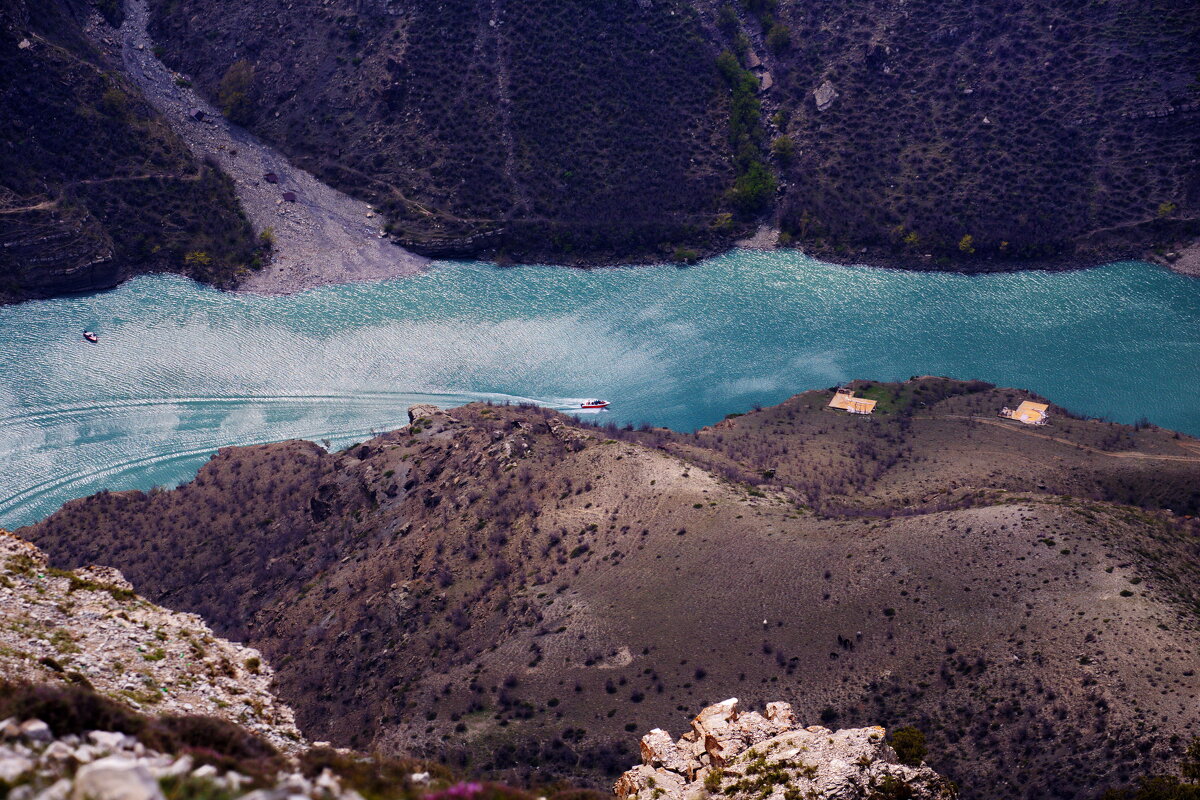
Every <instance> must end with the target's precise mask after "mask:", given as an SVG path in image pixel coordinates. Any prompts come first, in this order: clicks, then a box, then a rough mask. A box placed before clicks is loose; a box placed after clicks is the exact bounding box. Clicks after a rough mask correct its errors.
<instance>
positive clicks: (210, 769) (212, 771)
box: [192, 764, 218, 778]
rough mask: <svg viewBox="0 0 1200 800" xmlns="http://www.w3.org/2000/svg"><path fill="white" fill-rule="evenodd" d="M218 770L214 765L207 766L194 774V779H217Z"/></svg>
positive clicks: (198, 769)
mask: <svg viewBox="0 0 1200 800" xmlns="http://www.w3.org/2000/svg"><path fill="white" fill-rule="evenodd" d="M217 774H218V772H217V768H216V767H214V766H213V765H212V764H205V765H204V766H202V767H199V768H197V769H196V770H195V771H194V772H192V777H193V778H215V777H217Z"/></svg>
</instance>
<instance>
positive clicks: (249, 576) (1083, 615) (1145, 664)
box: [19, 379, 1200, 798]
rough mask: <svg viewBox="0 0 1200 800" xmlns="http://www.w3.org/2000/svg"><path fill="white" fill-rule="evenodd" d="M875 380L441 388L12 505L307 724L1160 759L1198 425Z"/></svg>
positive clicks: (1051, 791)
mask: <svg viewBox="0 0 1200 800" xmlns="http://www.w3.org/2000/svg"><path fill="white" fill-rule="evenodd" d="M858 388H859V390H860V392H863V393H866V394H868V395H871V396H873V397H876V398H877V399H879V401H880V404H879V412H880V413H877V415H876V416H874V417H867V418H862V417H850V416H846V415H842V414H840V413H839V412H834V411H831V410H828V409H825V408H824V407H823V406H824V404H825V403H826V402H827V401H828V397H829V393H828V392H809V393H806V394H803V395H799V396H797V397H795V398H793V399H791V400H789V401H787V402H786V403H784V404H782V405H780V406H778V407H775V408H772V409H767V410H764V411H761V412H755V413H751V414H747V415H745V416H742V417H738V418H736V419H733V420H729V421H727V422H724V423H721V424H720V425H718V426H716V427H714V428H712V429H706V430H704V431H701V432H700V433H698V434H696V435H677V434H671V433H667V432H661V431H645V432H636V431H620V432H615V433H609V432H605V431H599V430H593V429H586V428H581V427H579V426H578V425H577V424H574V423H573V422H572V421H570V420H569V419H567V418H564V417H562V416H560V415H557V414H555V413H552V412H547V411H543V410H540V409H531V408H501V407H490V406H483V405H478V404H476V405H471V406H466V407H463V408H460V409H455V410H453V411H452V412H449V413H445V412H437V413H434V412H433V411H432V409H430V408H429V407H418V409H417V411H416V414H417V418H416V420H415V422H414V424H412V425H410V426H409V427H407V428H404V429H401V430H399V431H396V432H393V433H388V434H385V435H383V436H380V437H377V438H375V439H372V440H371V441H369V442H366V443H364V444H362V445H357V446H354V447H351V448H349V449H347V450H345V451H343V452H341V453H338V454H327V453H325V452H324V451H322V450H321V449H320V448H318V447H316V446H315V445H311V444H308V443H299V442H289V443H282V444H278V445H267V446H260V447H250V448H231V449H226V450H222V451H221V452H220V453H218V454H217V455H216V456H214V458H213V460H212V461H211V462H210V463H209V464H208V465H206V466H205V468H204V469H203V470H201V472H200V475H199V476H198V477H197V478H196V480H195V481H193V482H192V483H190V484H187V485H185V486H183V487H181V488H179V489H177V490H174V491H156V492H151V493H149V494H143V493H140V492H128V493H120V494H116V493H104V494H100V495H96V496H94V497H91V498H87V499H83V500H77V501H73V502H72V503H69V504H67V506H65V507H64V508H63V509H62V510H61V511H60V512H58V513H57V514H55V515H54V516H52V517H51V518H49V519H48V520H46V521H45V522H43V523H41V524H39V525H37V526H33V527H30V528H26V529H23V530H22V531H20V532H19V533H20V534H21V535H23V536H26V537H27V538H30V539H32V540H33V541H35V542H37V543H38V544H39V545H40V546H41V547H43V548H44V549H45V550H46V551H47V552H48V553H50V554H51V557H52V559H54V560H55V561H57V562H59V563H61V564H63V565H74V564H79V563H84V562H99V563H108V564H112V565H114V566H117V567H119V568H120V569H122V570H123V571H124V572H125V574H126V575H127V576H128V577H129V578H130V579H131V580H132V581H133V582H134V584H135V585H136V586H137V587H138V588H139V590H140V591H144V592H145V593H146V594H147V595H148V596H150V597H152V598H154V599H155V601H156V602H161V603H164V604H166V605H169V606H173V607H176V608H180V609H186V610H189V611H195V612H197V613H200V614H202V615H204V617H205V618H206V619H207V620H208V621H209V622H210V623H211V624H212V625H213V626H214V628H215V629H216V630H218V631H220V632H221V633H222V634H223V635H227V636H230V637H233V638H245V639H246V640H247V641H249V642H250V643H252V644H253V645H254V646H256V647H258V648H260V649H262V650H263V651H264V653H265V654H266V655H267V656H268V658H270V659H271V661H272V662H273V663H274V664H275V666H276V670H277V674H278V676H279V681H280V694H281V696H282V697H283V698H284V699H285V700H286V701H288V702H289V703H291V704H292V705H293V706H294V707H295V708H296V710H297V716H298V719H299V722H300V725H301V727H302V728H303V729H304V730H305V733H306V734H307V735H309V736H311V737H314V738H317V737H320V738H326V737H328V738H332V739H333V740H335V741H338V742H342V743H346V744H353V745H357V746H359V747H366V746H369V745H374V746H379V747H382V748H384V749H387V750H393V751H409V752H412V751H416V752H418V753H420V754H424V755H434V756H438V757H440V758H444V759H446V760H448V761H451V762H457V763H461V764H466V765H467V766H468V768H469V769H471V770H474V771H480V772H503V771H509V770H523V771H530V772H532V773H533V774H534V775H536V776H538V777H541V778H545V777H547V776H549V775H556V774H574V775H579V776H583V777H585V778H588V779H590V780H593V781H596V782H597V783H598V784H599V783H603V782H604V781H607V780H608V779H609V777H611V776H613V775H614V774H615V773H616V772H619V771H620V770H621V769H623V768H625V767H626V766H628V764H629V763H631V760H632V755H631V753H630V752H629V747H628V742H629V741H630V733H629V731H635V730H643V729H645V728H647V727H649V726H650V725H652V724H657V725H664V726H666V727H669V728H671V729H679V728H680V727H681V726H682V724H683V722H684V721H685V719H686V717H687V716H688V714H689V713H690V712H691V711H692V710H694V709H695V708H696V707H698V706H701V705H704V704H705V703H706V702H709V701H715V700H720V699H722V698H725V697H729V696H737V697H739V698H741V699H742V701H743V702H745V703H747V704H748V705H762V704H763V703H765V702H767V701H768V700H776V699H784V700H786V701H787V702H790V703H792V704H793V705H794V706H795V708H796V712H797V716H798V718H799V719H801V720H809V721H811V722H813V723H815V722H818V721H820V722H822V723H823V724H826V725H827V726H832V727H839V726H843V725H844V726H855V725H863V724H883V725H886V726H888V727H894V726H897V725H903V724H915V725H917V726H918V727H920V728H922V729H923V730H925V731H926V732H927V734H928V735H929V738H930V752H931V753H933V754H935V755H933V756H931V757H930V764H931V766H933V767H934V768H935V769H937V770H938V771H939V772H941V773H942V774H945V775H947V776H948V777H950V778H951V779H953V780H955V781H956V782H958V783H959V784H960V785H961V786H963V788H964V796H966V797H976V798H982V797H992V796H995V793H996V791H998V790H1002V791H1003V792H1004V793H1005V796H1010V797H1025V798H1034V797H1074V796H1081V797H1086V796H1091V795H1093V794H1096V793H1098V789H1097V787H1101V786H1103V785H1106V784H1109V785H1111V784H1116V783H1119V782H1123V781H1125V780H1127V779H1128V778H1129V777H1130V776H1131V775H1133V774H1135V773H1137V772H1149V771H1166V769H1168V767H1169V765H1170V764H1171V763H1172V762H1173V761H1174V760H1175V759H1177V758H1178V756H1179V755H1180V753H1181V752H1182V747H1183V745H1184V743H1185V742H1186V740H1187V738H1188V736H1189V735H1190V733H1191V732H1192V731H1194V728H1195V726H1196V725H1197V724H1198V723H1200V719H1198V718H1197V714H1198V706H1197V702H1196V698H1197V694H1198V693H1200V676H1197V673H1196V671H1197V668H1198V667H1200V663H1198V661H1200V659H1198V658H1197V655H1196V653H1197V652H1200V650H1198V649H1197V648H1198V647H1200V628H1198V624H1197V623H1198V619H1197V606H1196V600H1197V598H1196V596H1195V594H1194V591H1195V590H1194V587H1195V586H1197V585H1200V547H1198V544H1197V535H1198V532H1197V530H1196V526H1195V523H1194V522H1192V521H1190V520H1189V519H1188V518H1186V517H1184V516H1179V515H1176V514H1175V513H1173V512H1171V511H1166V510H1163V511H1160V510H1157V509H1159V508H1175V509H1178V510H1180V511H1181V512H1184V513H1191V512H1192V511H1194V508H1193V506H1194V504H1195V502H1196V496H1195V487H1196V486H1197V484H1198V478H1200V452H1197V447H1198V443H1197V442H1196V441H1195V440H1193V439H1190V438H1188V437H1181V436H1176V435H1174V434H1171V433H1169V432H1166V431H1161V430H1158V429H1153V428H1146V429H1141V430H1135V429H1133V428H1127V427H1123V426H1115V425H1110V424H1108V423H1101V422H1095V421H1085V420H1077V419H1070V418H1067V417H1066V416H1065V415H1064V413H1063V412H1062V411H1061V410H1060V409H1052V421H1051V424H1050V425H1048V426H1045V427H1043V428H1037V429H1031V428H1024V427H1021V426H1019V425H1018V424H1017V423H1000V424H991V423H993V422H999V421H998V420H997V419H996V417H995V412H996V410H997V409H998V408H999V407H1000V406H1002V405H1006V404H1007V405H1012V403H1013V400H1014V399H1017V398H1018V397H1019V396H1021V395H1020V393H1017V392H1012V391H1007V390H995V389H991V388H990V387H988V386H987V385H986V384H965V383H960V382H954V381H947V380H943V379H920V380H914V381H910V382H907V383H905V384H875V385H867V384H860V385H859V386H858ZM1043 437H1049V438H1043ZM772 470H773V472H771V471H772ZM1113 500H1117V501H1120V502H1123V503H1132V505H1120V504H1117V503H1116V502H1112V501H1113ZM673 719H674V720H676V721H677V722H675V723H672V722H670V721H671V720H673Z"/></svg>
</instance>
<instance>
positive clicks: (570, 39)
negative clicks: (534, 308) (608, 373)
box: [151, 0, 1200, 271]
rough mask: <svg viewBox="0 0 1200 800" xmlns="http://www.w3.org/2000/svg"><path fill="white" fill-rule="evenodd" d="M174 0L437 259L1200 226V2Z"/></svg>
mask: <svg viewBox="0 0 1200 800" xmlns="http://www.w3.org/2000/svg"><path fill="white" fill-rule="evenodd" d="M151 5H152V8H153V11H154V19H155V27H154V34H155V36H156V37H157V38H158V40H159V41H160V42H161V43H162V45H163V47H164V49H165V58H166V59H167V60H168V62H169V63H171V64H172V65H173V66H175V67H177V68H179V69H182V70H184V71H185V72H188V73H190V74H193V75H195V76H196V78H197V79H198V81H199V84H200V85H201V86H203V87H204V88H205V90H206V91H207V92H208V93H209V94H210V95H211V96H213V97H215V98H217V99H218V100H221V101H222V102H224V103H225V104H226V105H227V106H228V107H229V108H230V109H231V111H234V112H235V114H236V116H237V117H238V118H239V119H240V121H242V122H244V123H246V124H248V125H250V126H251V127H252V128H254V129H255V130H256V131H258V132H259V133H261V134H263V135H264V136H266V137H267V138H268V139H270V140H271V141H273V142H275V143H276V144H278V145H279V146H280V147H281V148H282V149H284V150H285V151H286V152H288V153H289V154H291V155H292V156H293V157H295V158H297V159H298V160H300V161H301V162H302V163H304V164H305V165H306V166H308V167H310V168H311V169H313V170H314V171H315V172H317V173H318V174H320V175H321V176H322V177H323V178H325V179H326V180H328V181H330V182H332V183H334V184H335V185H337V186H339V187H340V188H343V189H345V190H346V191H348V192H350V193H353V194H357V195H359V196H363V197H367V198H369V199H371V200H372V201H373V202H376V203H378V204H380V206H381V207H383V208H384V209H385V210H386V212H387V214H388V216H389V219H390V220H391V224H392V230H393V232H394V233H396V235H397V236H398V237H399V238H400V240H401V241H403V242H404V243H406V244H408V245H409V246H412V247H414V248H416V249H419V250H423V251H424V252H429V253H435V254H452V253H486V254H490V255H495V256H499V257H506V256H508V257H516V258H521V259H554V260H559V261H567V262H571V261H580V260H584V261H587V260H605V259H628V258H635V257H637V258H685V259H686V258H689V257H691V255H692V254H691V253H690V252H688V251H689V250H691V249H698V250H700V251H703V250H705V249H708V248H712V247H714V246H717V245H720V244H727V243H728V242H730V241H731V240H732V239H733V238H734V237H735V236H736V235H738V234H740V233H741V232H743V231H745V230H746V229H747V227H748V226H749V224H750V223H751V222H753V221H754V220H755V219H758V218H762V219H769V220H775V221H776V222H779V223H780V224H781V225H782V228H783V230H784V233H785V240H786V241H791V242H794V243H797V244H801V245H803V246H804V247H806V248H807V249H809V250H811V251H815V252H817V253H820V254H822V255H825V256H827V257H832V258H841V259H853V260H862V259H867V260H871V259H880V260H885V261H887V262H888V263H901V264H906V265H908V266H914V267H921V268H930V269H933V268H953V269H961V270H968V271H974V270H986V269H996V268H1004V267H1009V268H1011V267H1012V266H1015V265H1020V264H1029V263H1070V262H1078V261H1089V260H1090V261H1093V262H1094V261H1095V260H1099V259H1103V258H1108V257H1113V256H1117V255H1127V254H1139V253H1144V252H1146V251H1147V250H1149V249H1152V248H1159V249H1160V251H1162V252H1165V251H1167V250H1169V249H1170V248H1172V247H1174V246H1176V245H1177V244H1179V243H1182V242H1185V241H1188V240H1189V239H1191V238H1194V237H1196V236H1197V235H1200V172H1198V169H1200V168H1198V166H1197V162H1196V153H1197V152H1198V150H1200V133H1197V131H1200V10H1198V9H1197V8H1196V6H1195V4H1187V3H1184V4H1180V3H1174V2H1169V0H1134V1H1133V2H1127V3H1125V2H1123V3H1115V2H1090V1H1088V0H1075V1H1074V2H1068V3H1062V2H1051V0H1019V1H1018V2H1015V3H1011V4H1009V5H1007V6H1005V7H1004V8H1003V9H1000V8H996V7H994V6H989V5H986V4H985V5H980V4H978V3H968V2H962V0H955V1H954V2H934V1H933V0H920V1H919V2H915V3H907V4H896V3H893V2H890V0H832V1H831V2H824V3H821V4H819V5H816V6H814V5H812V4H802V3H796V2H791V1H790V0H729V1H728V2H721V1H720V0H716V1H714V0H667V1H666V2H658V1H657V0H656V1H655V2H648V1H647V2H636V3H634V2H627V3H614V2H594V1H593V2H576V1H575V0H571V1H570V2H550V1H549V0H537V1H536V2H525V3H519V4H514V3H505V2H500V1H499V0H487V1H486V2H485V0H453V1H452V2H447V3H438V4H431V3H426V2H419V1H418V0H387V1H386V2H385V1H384V0H379V1H378V2H359V3H349V2H345V0H340V1H339V2H335V3H332V4H330V3H316V2H301V3H294V2H289V3H284V2H283V0H269V1H268V2H257V1H256V2H250V1H249V0H219V2H218V3H217V4H216V7H215V8H214V5H213V3H212V2H209V0H153V2H152V4H151ZM723 52H724V53H726V54H728V55H727V56H726V57H725V58H726V60H725V61H722V60H721V56H720V54H721V53H723ZM826 84H827V85H828V92H829V94H828V95H827V94H824V93H823V94H822V97H824V98H831V99H830V101H829V102H828V104H827V105H826V103H824V102H822V109H821V110H818V105H817V101H816V94H815V93H816V92H817V91H818V90H819V89H821V88H822V87H823V86H825V85H826ZM235 107H236V108H235ZM776 187H778V191H776ZM863 248H866V250H865V251H864V249H863Z"/></svg>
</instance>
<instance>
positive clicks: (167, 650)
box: [0, 530, 304, 751]
mask: <svg viewBox="0 0 1200 800" xmlns="http://www.w3.org/2000/svg"><path fill="white" fill-rule="evenodd" d="M0 565H2V566H0V621H3V624H2V625H0V677H3V678H6V679H9V680H18V681H29V682H32V683H59V682H67V683H72V684H78V685H83V686H89V687H91V688H93V689H95V691H97V692H99V693H100V694H102V695H105V696H107V697H110V698H112V699H114V700H117V701H119V702H121V703H124V704H125V705H127V706H130V707H132V708H134V709H137V710H141V711H143V712H145V713H150V714H179V715H204V716H212V717H218V718H221V719H225V720H228V721H230V722H234V723H237V724H239V725H241V726H243V727H245V728H246V729H248V730H250V731H253V732H254V733H255V734H257V735H259V736H261V737H262V738H263V739H265V740H267V741H268V742H270V743H271V744H272V745H274V746H275V747H276V748H278V749H280V750H283V751H295V750H296V749H298V748H299V747H300V746H301V745H302V744H303V742H304V740H303V737H302V736H301V735H300V731H299V730H298V729H297V728H296V725H295V721H294V719H293V714H292V709H291V708H289V707H288V706H287V705H285V704H283V703H282V702H280V701H279V700H278V699H277V698H276V697H275V695H274V693H273V692H272V691H271V688H270V687H271V681H272V680H273V678H274V673H273V672H272V670H271V668H270V667H269V666H268V665H267V664H266V663H265V662H264V661H263V659H262V657H261V656H260V654H259V652H258V651H257V650H254V649H252V648H249V647H243V646H241V645H240V644H235V643H233V642H228V641H225V640H223V639H219V638H217V637H216V636H214V635H213V632H212V630H210V629H209V627H208V625H207V624H205V622H204V621H203V620H202V619H200V617H198V616H196V615H195V614H184V613H178V612H174V611H169V610H167V609H165V608H162V607H160V606H156V605H154V604H153V603H150V602H148V601H146V600H143V599H142V598H140V597H138V596H137V595H136V594H135V593H134V592H133V588H132V587H131V586H130V585H129V583H128V582H127V581H126V580H125V578H124V577H123V576H122V575H121V573H120V572H118V571H117V570H115V569H112V568H110V567H83V568H81V569H77V570H74V571H66V570H58V569H53V568H51V567H49V566H48V565H47V563H46V555H45V554H44V553H43V552H42V551H41V550H39V549H38V548H37V547H35V546H34V545H32V544H30V543H29V542H26V541H25V540H23V539H20V538H18V537H16V536H13V535H12V534H10V533H8V532H6V531H2V530H0Z"/></svg>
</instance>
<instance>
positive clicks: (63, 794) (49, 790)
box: [34, 778, 71, 800]
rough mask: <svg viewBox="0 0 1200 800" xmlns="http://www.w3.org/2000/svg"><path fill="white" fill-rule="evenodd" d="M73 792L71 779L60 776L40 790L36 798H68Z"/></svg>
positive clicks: (52, 799)
mask: <svg viewBox="0 0 1200 800" xmlns="http://www.w3.org/2000/svg"><path fill="white" fill-rule="evenodd" d="M70 794H71V781H69V780H67V779H66V778H59V779H58V780H56V781H55V782H54V783H53V784H51V785H50V786H48V787H46V788H45V789H42V791H40V792H38V794H37V797H36V798H35V799H34V800H67V797H68V796H69V795H70Z"/></svg>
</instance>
